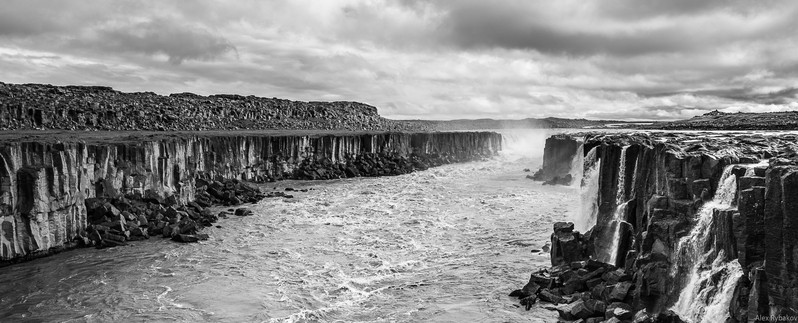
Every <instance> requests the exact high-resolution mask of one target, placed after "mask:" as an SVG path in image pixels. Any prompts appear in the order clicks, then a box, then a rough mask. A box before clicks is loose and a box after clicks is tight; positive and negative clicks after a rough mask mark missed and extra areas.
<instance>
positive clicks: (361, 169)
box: [0, 132, 501, 260]
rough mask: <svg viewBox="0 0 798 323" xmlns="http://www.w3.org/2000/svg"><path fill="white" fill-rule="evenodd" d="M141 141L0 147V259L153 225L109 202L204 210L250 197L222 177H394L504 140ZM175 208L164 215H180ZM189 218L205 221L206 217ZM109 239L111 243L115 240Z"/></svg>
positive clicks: (489, 149)
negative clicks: (92, 227) (93, 228)
mask: <svg viewBox="0 0 798 323" xmlns="http://www.w3.org/2000/svg"><path fill="white" fill-rule="evenodd" d="M137 139H140V140H126V141H116V142H112V143H107V142H92V141H76V142H62V143H47V142H29V141H25V140H20V141H15V142H2V143H0V229H1V230H2V231H0V258H2V260H11V259H15V258H20V257H28V256H34V255H37V254H43V253H48V252H51V251H54V250H58V249H60V248H65V247H70V246H71V245H72V244H74V243H75V241H76V240H79V239H76V238H78V237H79V236H80V237H86V236H87V234H86V233H85V232H84V230H85V229H86V228H87V225H88V224H97V225H102V226H107V227H109V228H108V230H106V229H105V228H101V229H102V230H97V232H100V234H115V235H118V234H117V233H119V232H125V231H129V232H133V231H135V233H138V234H139V236H145V233H144V232H143V231H142V230H135V229H136V227H127V225H128V223H135V224H136V226H142V223H147V225H148V228H149V229H151V230H152V229H155V228H152V227H150V223H149V222H150V221H152V220H153V218H149V217H145V218H144V219H143V220H139V219H138V217H137V214H135V213H131V212H128V214H123V213H122V212H123V211H127V210H124V209H121V210H120V209H119V208H120V206H119V205H111V204H108V205H106V203H107V202H108V201H116V200H119V199H120V198H126V199H129V200H133V201H144V202H149V203H152V204H155V205H167V206H168V205H188V204H190V203H196V204H197V205H198V206H197V207H195V208H193V209H194V210H197V211H195V212H200V211H199V210H200V208H201V207H207V206H210V205H212V204H219V203H222V204H226V205H237V204H240V203H242V202H248V201H247V200H245V199H246V198H247V196H248V195H247V194H244V193H240V192H239V193H238V194H232V193H231V192H233V191H239V190H238V189H235V190H232V189H231V188H230V187H226V186H230V185H233V184H229V183H227V182H221V181H219V179H237V180H246V181H254V182H258V181H271V180H279V179H329V178H341V177H353V176H382V175H398V174H403V173H407V172H411V171H414V170H418V169H425V168H427V167H432V166H437V165H441V164H447V163H454V162H463V161H469V160H477V159H481V158H486V157H489V156H492V155H494V154H496V153H497V152H498V151H499V150H500V149H501V136H500V135H499V134H496V133H490V132H479V133H416V134H400V133H379V134H361V135H341V136H332V135H329V136H215V137H207V136H176V137H168V138H165V139H157V140H151V139H150V140H148V139H146V138H137ZM347 170H350V171H347ZM282 196H284V197H288V195H286V194H283V195H282ZM87 206H89V207H90V208H91V209H92V210H93V211H92V212H91V213H89V212H87ZM94 210H99V211H94ZM167 211H169V210H163V212H167ZM178 211H179V209H175V210H174V212H171V213H169V212H167V213H164V214H167V215H169V216H170V217H172V218H176V217H177V216H176V214H173V213H176V212H178ZM163 212H161V211H158V212H156V213H159V214H160V213H163ZM150 215H152V214H150ZM192 218H195V219H196V221H199V222H202V221H205V220H207V219H211V218H212V217H211V216H210V215H208V214H203V215H201V216H198V217H192ZM95 220H96V221H95ZM105 224H108V225H105ZM174 224H177V223H174ZM200 224H202V223H200ZM111 226H113V227H115V228H112V227H111ZM181 227H182V226H181ZM157 229H158V230H159V231H160V230H164V228H163V227H161V228H157ZM109 230H115V231H109ZM180 234H189V235H191V234H190V233H185V232H184V233H180ZM105 238H109V239H105ZM105 238H104V239H103V241H106V240H107V241H109V243H110V241H116V240H115V239H113V238H116V237H114V236H108V237H105ZM183 238H185V239H183ZM177 239H178V240H180V239H183V240H193V239H194V237H190V236H184V237H181V238H177ZM117 240H118V239H117ZM181 241H182V240H181Z"/></svg>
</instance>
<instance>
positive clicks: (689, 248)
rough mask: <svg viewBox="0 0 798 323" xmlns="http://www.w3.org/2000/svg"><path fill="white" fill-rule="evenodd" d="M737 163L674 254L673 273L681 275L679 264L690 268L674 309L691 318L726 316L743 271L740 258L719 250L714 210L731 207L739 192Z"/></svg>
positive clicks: (706, 320)
mask: <svg viewBox="0 0 798 323" xmlns="http://www.w3.org/2000/svg"><path fill="white" fill-rule="evenodd" d="M733 167H734V166H727V167H726V168H725V169H724V170H723V174H722V175H721V178H720V181H719V183H720V184H719V185H718V188H717V189H716V192H715V197H714V198H713V199H712V201H710V202H707V203H706V204H704V205H703V206H702V207H701V209H700V210H699V211H698V215H697V216H698V222H697V223H696V225H695V227H693V229H692V230H691V231H690V233H689V234H688V235H687V236H685V237H684V238H682V239H681V240H680V241H679V244H678V246H677V248H676V251H675V252H674V255H675V256H677V257H680V259H677V260H676V261H674V267H673V269H672V272H671V274H672V275H674V276H675V275H680V274H681V273H679V272H678V268H679V266H678V264H679V263H680V262H683V263H685V264H686V267H687V268H688V270H689V272H687V279H686V284H685V286H684V288H683V289H682V290H681V292H680V293H679V299H678V300H677V302H676V304H675V305H674V306H673V310H674V311H675V312H676V313H677V314H679V316H681V317H682V318H683V319H686V320H688V321H689V322H695V323H698V322H701V323H711V322H717V321H718V320H719V319H720V320H725V319H726V317H728V313H729V303H730V302H731V298H732V297H733V294H734V287H735V284H736V283H737V280H738V279H739V278H740V277H741V276H742V275H743V270H742V267H741V266H740V263H739V262H738V261H737V259H734V260H729V259H727V258H728V257H726V255H725V254H724V252H723V250H715V248H714V245H713V246H711V247H709V246H708V245H709V244H711V243H712V239H713V238H712V230H711V228H712V225H713V223H712V222H713V213H714V212H715V210H723V209H729V208H731V207H732V204H733V203H734V197H735V195H736V192H737V179H736V176H735V175H734V174H732V173H731V171H732V168H733Z"/></svg>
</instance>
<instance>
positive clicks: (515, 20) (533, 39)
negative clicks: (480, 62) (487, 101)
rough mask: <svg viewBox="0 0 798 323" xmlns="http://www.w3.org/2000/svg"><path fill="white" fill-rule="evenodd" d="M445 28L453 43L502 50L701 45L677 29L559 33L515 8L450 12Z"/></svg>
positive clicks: (631, 50)
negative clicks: (606, 32) (606, 33)
mask: <svg viewBox="0 0 798 323" xmlns="http://www.w3.org/2000/svg"><path fill="white" fill-rule="evenodd" d="M442 28H443V29H444V30H446V31H447V32H448V33H450V35H451V36H450V37H451V38H452V39H451V40H452V41H453V42H454V43H455V44H457V45H459V46H463V47H466V48H474V47H476V48H479V47H502V48H519V49H534V50H537V51H540V52H544V53H551V54H570V55H592V54H600V53H609V54H615V55H623V56H626V55H642V54H648V53H655V52H673V51H682V50H688V49H691V48H695V47H697V46H699V45H700V43H698V42H696V41H694V40H692V39H691V38H689V37H685V35H683V34H682V32H681V30H678V28H676V27H668V28H663V29H660V30H654V31H649V32H647V33H645V34H642V33H634V34H612V35H605V34H597V33H591V32H589V31H566V30H560V29H558V27H557V26H556V25H553V24H550V23H549V22H546V21H539V20H538V21H536V19H535V17H534V16H527V15H525V14H524V13H523V12H519V11H515V10H513V9H512V8H490V9H487V10H486V8H485V7H483V6H482V5H475V6H464V7H459V8H456V9H454V10H452V11H451V12H449V16H448V19H447V20H446V22H445V23H444V24H443V25H442Z"/></svg>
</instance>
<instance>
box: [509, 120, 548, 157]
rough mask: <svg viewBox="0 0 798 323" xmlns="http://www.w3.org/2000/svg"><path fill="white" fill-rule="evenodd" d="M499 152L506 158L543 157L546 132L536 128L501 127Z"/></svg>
mask: <svg viewBox="0 0 798 323" xmlns="http://www.w3.org/2000/svg"><path fill="white" fill-rule="evenodd" d="M499 132H500V133H501V135H502V151H501V154H502V156H504V157H505V158H507V159H508V160H520V159H531V161H537V160H539V159H542V157H543V148H542V147H543V146H545V142H546V138H547V136H548V134H547V132H546V131H544V130H537V129H503V130H501V131H499ZM530 166H532V165H530Z"/></svg>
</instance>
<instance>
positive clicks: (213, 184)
mask: <svg viewBox="0 0 798 323" xmlns="http://www.w3.org/2000/svg"><path fill="white" fill-rule="evenodd" d="M196 196H197V198H196V200H195V201H194V202H189V203H187V204H186V205H179V204H178V202H177V200H176V199H174V198H173V197H171V196H170V197H168V198H165V199H164V198H161V197H159V196H158V195H154V194H147V195H145V196H141V195H138V196H136V195H128V196H126V197H125V196H122V197H117V198H89V199H86V210H87V213H88V214H87V216H88V217H87V221H88V222H89V225H88V226H87V228H86V231H85V234H80V235H79V239H80V240H81V242H82V243H83V245H84V246H96V247H98V248H104V247H116V246H121V245H125V244H126V243H127V242H129V241H138V240H144V239H149V238H150V236H162V237H164V238H170V239H172V240H173V241H177V242H197V241H200V240H207V239H208V235H207V234H205V233H201V232H200V230H202V228H204V227H210V226H211V225H213V223H215V222H216V221H217V220H218V219H219V216H217V215H214V214H213V213H212V212H211V210H210V207H211V206H213V205H225V206H233V205H240V204H244V203H255V202H257V201H259V200H261V199H263V198H264V197H267V196H268V195H266V194H263V193H261V192H260V190H259V189H258V188H255V187H252V186H249V185H247V184H245V183H243V182H240V181H237V180H225V181H218V180H216V181H206V180H202V179H197V192H196ZM273 196H274V195H273ZM282 196H284V194H283V195H282ZM235 213H236V215H241V216H243V215H251V214H252V212H251V211H249V210H248V209H245V208H239V209H238V210H236V211H235ZM220 215H221V217H226V213H225V212H222V213H220Z"/></svg>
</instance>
